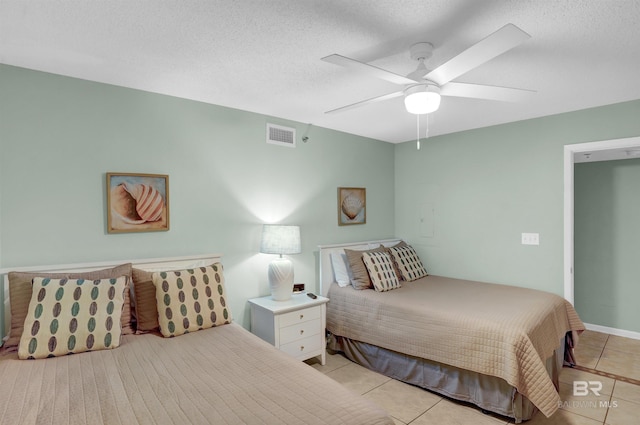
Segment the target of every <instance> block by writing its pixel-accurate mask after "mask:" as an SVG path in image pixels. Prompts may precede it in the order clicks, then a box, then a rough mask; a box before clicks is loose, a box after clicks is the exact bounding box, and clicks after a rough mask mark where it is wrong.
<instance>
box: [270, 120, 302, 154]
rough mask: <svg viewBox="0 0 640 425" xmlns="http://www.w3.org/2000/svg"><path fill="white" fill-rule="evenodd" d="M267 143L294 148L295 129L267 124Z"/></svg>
mask: <svg viewBox="0 0 640 425" xmlns="http://www.w3.org/2000/svg"><path fill="white" fill-rule="evenodd" d="M267 143H271V144H274V145H280V146H288V147H290V148H295V147H296V129H295V128H290V127H283V126H281V125H275V124H269V123H267Z"/></svg>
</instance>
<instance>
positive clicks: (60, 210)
mask: <svg viewBox="0 0 640 425" xmlns="http://www.w3.org/2000/svg"><path fill="white" fill-rule="evenodd" d="M0 119H1V120H2V125H0V198H1V199H2V204H1V205H0V247H1V254H2V257H1V258H0V267H2V268H10V267H18V266H30V265H46V264H65V263H79V262H90V261H107V260H120V259H135V258H150V257H163V256H180V255H188V254H206V253H221V254H223V261H224V264H225V276H226V279H227V290H228V292H229V299H230V300H231V308H232V312H233V314H234V316H235V319H236V320H237V321H238V322H240V323H241V324H243V325H244V326H245V327H247V326H248V325H249V309H248V308H247V303H246V301H247V299H249V298H253V297H257V296H262V295H267V294H268V293H269V289H268V283H267V265H268V263H269V261H270V260H271V259H272V256H269V255H266V254H259V253H258V249H259V245H260V235H261V229H262V227H261V225H262V224H263V223H286V224H298V225H300V226H301V234H302V248H303V252H302V254H299V255H295V256H292V257H291V259H292V260H293V262H294V267H295V273H296V281H299V282H305V283H306V284H307V285H308V288H309V289H310V290H311V291H317V271H316V270H317V264H316V263H317V245H318V244H327V243H338V242H347V241H357V240H368V239H373V238H387V237H392V236H393V235H394V207H393V204H394V195H393V189H394V187H393V181H394V170H393V155H394V147H393V145H391V144H388V143H384V142H380V141H376V140H371V139H366V138H363V137H358V136H354V135H350V134H345V133H340V132H336V131H331V130H327V129H323V128H317V127H311V129H310V130H309V133H308V137H309V141H308V142H307V143H302V142H301V141H300V139H301V136H302V134H303V133H304V132H305V131H306V130H307V125H306V124H301V123H295V122H287V121H283V120H279V119H275V118H271V117H267V116H263V115H258V114H253V113H248V112H243V111H238V110H233V109H228V108H223V107H219V106H214V105H209V104H204V103H199V102H194V101H189V100H184V99H179V98H174V97H169V96H163V95H158V94H152V93H147V92H142V91H137V90H131V89H127V88H122V87H115V86H111V85H106V84H99V83H93V82H88V81H84V80H79V79H73V78H67V77H62V76H57V75H52V74H46V73H41V72H36V71H30V70H25V69H20V68H15V67H10V66H6V65H0ZM267 122H272V123H275V124H280V125H287V126H291V127H295V128H296V129H297V135H298V145H297V147H296V148H295V149H292V148H288V147H281V146H276V145H270V144H267V143H266V142H265V127H266V123H267ZM109 171H112V172H139V173H158V174H168V175H169V183H170V215H171V229H170V231H168V232H152V233H132V234H107V233H106V213H105V211H106V206H105V204H106V194H105V186H106V182H105V173H106V172H109ZM339 186H356V187H366V188H367V201H368V202H367V208H368V210H367V224H365V225H360V226H345V227H339V226H338V225H337V205H336V203H337V188H338V187H339Z"/></svg>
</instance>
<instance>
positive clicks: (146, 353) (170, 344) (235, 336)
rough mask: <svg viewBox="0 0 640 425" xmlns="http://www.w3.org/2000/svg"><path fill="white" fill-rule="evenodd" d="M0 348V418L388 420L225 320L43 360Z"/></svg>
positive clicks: (78, 421)
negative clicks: (176, 334) (168, 335)
mask: <svg viewBox="0 0 640 425" xmlns="http://www.w3.org/2000/svg"><path fill="white" fill-rule="evenodd" d="M14 358H15V354H13V355H9V356H4V357H0V389H1V390H0V423H2V424H12V425H14V424H36V423H37V424H126V425H130V424H137V423H139V424H176V425H178V424H179V425H184V424H291V425H299V424H393V421H392V420H391V419H390V418H389V417H388V416H387V415H386V414H385V413H384V412H383V411H381V410H380V409H379V408H377V407H376V406H374V405H373V404H371V403H369V402H368V401H367V400H365V399H364V398H361V397H360V396H358V395H356V394H354V393H351V392H350V391H348V390H347V389H345V388H344V387H342V386H341V385H339V384H337V383H336V382H334V381H332V380H331V379H330V378H328V377H326V376H324V375H323V374H322V373H320V372H318V371H316V370H314V369H313V368H312V367H311V366H309V365H306V364H304V363H302V362H299V361H296V360H294V359H292V358H290V357H289V356H287V355H286V354H284V353H281V352H279V351H277V350H275V349H274V348H273V347H272V346H270V345H269V344H267V343H266V342H264V341H262V340H260V339H258V338H257V337H255V336H253V335H251V334H250V333H249V332H247V331H246V330H244V329H243V328H242V327H240V326H239V325H235V324H231V325H225V326H221V327H217V328H212V329H207V330H203V331H198V332H194V333H191V334H187V335H183V336H180V337H176V338H171V339H165V338H162V337H160V336H157V335H153V334H147V335H126V336H125V337H124V339H123V344H122V345H121V346H120V348H117V349H114V350H109V351H98V352H92V353H82V354H73V355H70V356H65V357H60V358H52V359H45V360H13V359H14Z"/></svg>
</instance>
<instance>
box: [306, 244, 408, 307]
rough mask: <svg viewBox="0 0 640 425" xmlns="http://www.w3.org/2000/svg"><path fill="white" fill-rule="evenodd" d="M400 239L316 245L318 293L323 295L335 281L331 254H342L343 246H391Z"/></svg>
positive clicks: (360, 248)
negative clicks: (317, 252)
mask: <svg viewBox="0 0 640 425" xmlns="http://www.w3.org/2000/svg"><path fill="white" fill-rule="evenodd" d="M401 240H402V239H382V240H375V241H367V242H352V243H341V244H335V245H318V249H319V251H320V294H321V295H322V296H324V297H326V296H327V294H328V293H329V288H330V287H331V284H332V283H333V282H335V277H334V274H333V266H332V265H331V254H332V253H340V254H343V253H344V250H345V248H346V249H353V250H356V251H363V250H366V249H372V248H377V247H379V246H380V245H384V246H392V245H395V244H397V243H398V242H400V241H401Z"/></svg>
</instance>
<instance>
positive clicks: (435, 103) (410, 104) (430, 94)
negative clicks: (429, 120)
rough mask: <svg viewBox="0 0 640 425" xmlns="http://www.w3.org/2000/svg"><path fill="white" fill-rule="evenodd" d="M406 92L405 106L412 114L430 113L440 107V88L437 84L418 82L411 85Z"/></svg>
mask: <svg viewBox="0 0 640 425" xmlns="http://www.w3.org/2000/svg"><path fill="white" fill-rule="evenodd" d="M404 93H405V97H404V106H405V108H407V112H409V113H411V114H416V115H423V114H430V113H431V112H435V111H437V110H438V108H439V107H440V88H438V87H437V86H433V85H429V84H418V85H415V86H412V87H409V88H408V89H407V90H405V92H404Z"/></svg>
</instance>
